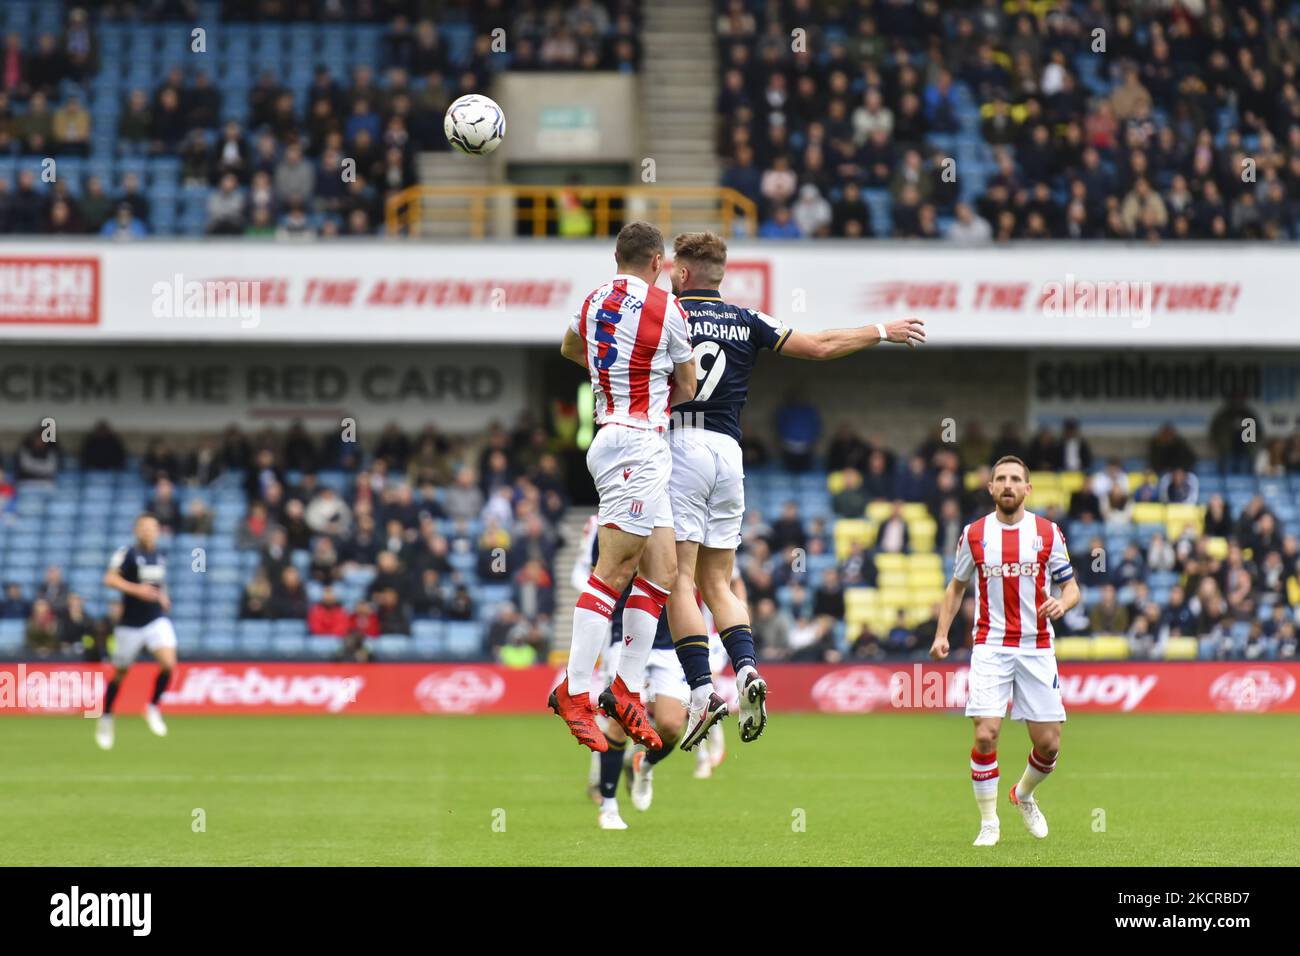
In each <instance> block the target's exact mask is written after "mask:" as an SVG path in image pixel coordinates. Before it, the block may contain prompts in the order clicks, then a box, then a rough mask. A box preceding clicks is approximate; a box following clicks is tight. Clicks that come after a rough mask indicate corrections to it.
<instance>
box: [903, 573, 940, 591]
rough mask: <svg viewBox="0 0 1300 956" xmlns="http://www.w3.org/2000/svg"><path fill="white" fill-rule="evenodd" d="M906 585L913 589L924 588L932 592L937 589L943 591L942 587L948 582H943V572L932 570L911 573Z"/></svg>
mask: <svg viewBox="0 0 1300 956" xmlns="http://www.w3.org/2000/svg"><path fill="white" fill-rule="evenodd" d="M907 583H908V584H910V585H911V586H912V587H914V588H926V589H929V590H934V589H935V588H938V589H939V590H940V591H942V590H943V588H944V585H946V584H947V583H948V582H947V581H945V580H944V577H943V571H942V570H938V569H932V570H929V571H913V572H911V574H909V575H908V578H907Z"/></svg>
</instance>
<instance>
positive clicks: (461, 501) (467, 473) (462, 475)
mask: <svg viewBox="0 0 1300 956" xmlns="http://www.w3.org/2000/svg"><path fill="white" fill-rule="evenodd" d="M443 507H444V509H445V510H446V512H447V516H448V517H449V518H452V519H453V520H465V521H468V520H472V519H474V518H477V517H478V515H479V512H480V511H482V510H483V492H482V491H480V490H479V487H478V482H477V480H476V476H475V474H474V469H472V468H469V467H462V468H461V469H459V470H458V471H457V472H456V481H455V483H454V484H453V485H452V486H451V487H450V488H448V489H447V494H446V496H445V499H444V501H443Z"/></svg>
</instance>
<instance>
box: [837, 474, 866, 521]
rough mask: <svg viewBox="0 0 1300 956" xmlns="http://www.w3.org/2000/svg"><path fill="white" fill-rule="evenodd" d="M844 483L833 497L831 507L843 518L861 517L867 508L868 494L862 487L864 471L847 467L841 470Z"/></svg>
mask: <svg viewBox="0 0 1300 956" xmlns="http://www.w3.org/2000/svg"><path fill="white" fill-rule="evenodd" d="M841 475H842V476H843V479H842V480H843V485H842V487H841V488H840V490H839V491H838V492H836V493H835V495H834V496H833V497H832V498H831V509H832V510H833V511H834V512H835V514H837V515H838V516H839V517H841V518H861V517H862V515H863V513H864V512H865V511H866V509H867V495H866V492H865V491H863V489H862V472H860V471H858V470H857V469H856V468H846V469H844V470H843V471H842V472H841Z"/></svg>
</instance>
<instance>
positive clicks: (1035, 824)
mask: <svg viewBox="0 0 1300 956" xmlns="http://www.w3.org/2000/svg"><path fill="white" fill-rule="evenodd" d="M1009 796H1010V797H1011V802H1012V803H1013V804H1015V806H1016V807H1018V808H1019V810H1020V816H1021V817H1022V818H1023V819H1024V821H1025V829H1026V830H1028V831H1029V835H1030V836H1035V837H1038V839H1040V840H1041V839H1043V837H1045V836H1047V818H1046V817H1044V816H1043V811H1042V810H1040V809H1038V801H1037V800H1035V799H1034V798H1033V797H1026V798H1025V799H1023V800H1022V799H1020V798H1019V797H1017V796H1016V787H1015V784H1012V786H1011V793H1010V794H1009Z"/></svg>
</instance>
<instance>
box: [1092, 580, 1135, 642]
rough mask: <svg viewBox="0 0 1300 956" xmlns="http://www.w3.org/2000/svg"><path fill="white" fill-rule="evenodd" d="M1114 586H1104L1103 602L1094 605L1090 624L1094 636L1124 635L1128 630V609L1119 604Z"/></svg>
mask: <svg viewBox="0 0 1300 956" xmlns="http://www.w3.org/2000/svg"><path fill="white" fill-rule="evenodd" d="M1117 594H1118V592H1117V591H1116V590H1115V585H1113V584H1103V585H1102V588H1101V600H1100V601H1098V602H1097V603H1096V604H1095V605H1093V608H1092V613H1091V614H1090V615H1089V619H1088V620H1089V624H1090V625H1091V627H1092V631H1093V633H1094V634H1123V633H1125V632H1126V631H1127V630H1128V625H1129V616H1128V609H1127V608H1125V607H1124V606H1123V605H1122V604H1120V603H1119V600H1118V598H1117Z"/></svg>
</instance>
